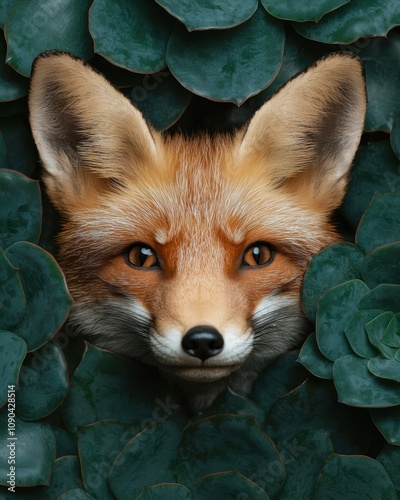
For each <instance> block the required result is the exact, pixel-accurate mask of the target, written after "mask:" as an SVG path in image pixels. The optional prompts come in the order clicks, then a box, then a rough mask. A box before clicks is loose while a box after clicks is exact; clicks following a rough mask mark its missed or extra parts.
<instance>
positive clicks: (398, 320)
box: [382, 313, 400, 347]
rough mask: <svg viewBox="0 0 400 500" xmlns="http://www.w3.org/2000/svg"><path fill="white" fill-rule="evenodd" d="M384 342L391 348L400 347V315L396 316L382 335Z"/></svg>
mask: <svg viewBox="0 0 400 500" xmlns="http://www.w3.org/2000/svg"><path fill="white" fill-rule="evenodd" d="M382 342H383V343H384V344H386V345H388V346H390V347H400V314H399V313H397V314H395V316H394V318H392V319H391V321H390V323H389V324H388V326H387V328H386V330H385V333H384V334H383V335H382Z"/></svg>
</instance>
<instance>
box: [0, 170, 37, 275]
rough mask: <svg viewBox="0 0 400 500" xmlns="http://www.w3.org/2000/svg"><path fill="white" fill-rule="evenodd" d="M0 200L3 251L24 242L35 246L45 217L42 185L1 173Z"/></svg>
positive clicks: (0, 241)
mask: <svg viewBox="0 0 400 500" xmlns="http://www.w3.org/2000/svg"><path fill="white" fill-rule="evenodd" d="M0 199H1V210H0V248H3V249H6V248H7V247H9V246H10V245H12V244H13V243H15V242H17V241H22V240H24V241H31V242H32V243H36V242H37V241H38V239H39V235H40V228H41V217H42V204H41V199H40V188H39V183H38V182H37V181H32V180H31V179H28V178H27V177H25V176H24V175H22V174H20V173H18V172H14V171H12V170H4V169H3V170H0ZM16 267H18V266H16Z"/></svg>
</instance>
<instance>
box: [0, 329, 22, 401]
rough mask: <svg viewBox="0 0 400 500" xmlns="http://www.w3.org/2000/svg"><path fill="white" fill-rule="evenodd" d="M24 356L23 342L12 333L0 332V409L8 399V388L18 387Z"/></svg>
mask: <svg viewBox="0 0 400 500" xmlns="http://www.w3.org/2000/svg"><path fill="white" fill-rule="evenodd" d="M25 356H26V344H25V342H24V341H23V340H22V339H21V338H20V337H18V336H17V335H15V334H14V333H11V332H7V331H4V330H0V407H1V406H3V405H4V404H5V403H6V401H7V399H8V393H9V387H10V386H15V388H17V387H18V376H19V372H20V369H21V365H22V363H23V361H24V359H25Z"/></svg>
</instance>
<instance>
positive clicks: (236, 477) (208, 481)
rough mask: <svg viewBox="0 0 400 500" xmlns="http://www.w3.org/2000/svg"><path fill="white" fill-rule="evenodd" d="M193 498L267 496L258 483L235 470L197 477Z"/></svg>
mask: <svg viewBox="0 0 400 500" xmlns="http://www.w3.org/2000/svg"><path fill="white" fill-rule="evenodd" d="M192 492H193V500H204V499H205V498H221V499H222V498H246V499H247V498H249V499H250V498H251V500H268V499H269V496H268V495H267V494H266V493H265V491H264V490H263V489H262V488H261V487H260V486H258V484H256V483H254V482H253V481H250V480H249V479H247V478H246V477H244V476H242V474H240V473H239V472H237V471H229V472H218V473H216V474H209V475H207V476H204V477H202V478H201V479H198V480H197V481H196V482H195V483H194V485H193V488H192Z"/></svg>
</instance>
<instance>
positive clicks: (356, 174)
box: [341, 141, 400, 250]
mask: <svg viewBox="0 0 400 500" xmlns="http://www.w3.org/2000/svg"><path fill="white" fill-rule="evenodd" d="M398 163H399V161H398V159H397V158H396V156H395V155H394V154H393V151H392V149H391V147H390V144H389V141H381V142H371V143H369V144H367V145H365V146H361V147H360V148H359V149H358V151H357V153H356V157H355V160H354V166H353V169H352V171H351V181H350V184H349V188H348V191H347V194H346V196H345V198H344V200H343V204H342V206H341V212H342V214H343V215H344V216H345V218H346V219H347V221H348V222H349V223H350V224H351V225H352V226H353V227H354V228H356V227H357V225H358V223H359V222H360V219H361V217H362V215H363V213H364V211H365V210H366V208H367V207H368V205H369V204H370V203H371V200H372V199H373V196H374V194H375V193H376V192H377V191H378V192H380V193H389V192H393V191H395V190H396V189H398V190H400V171H399V166H398ZM376 246H378V245H376ZM371 250H372V248H371Z"/></svg>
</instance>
